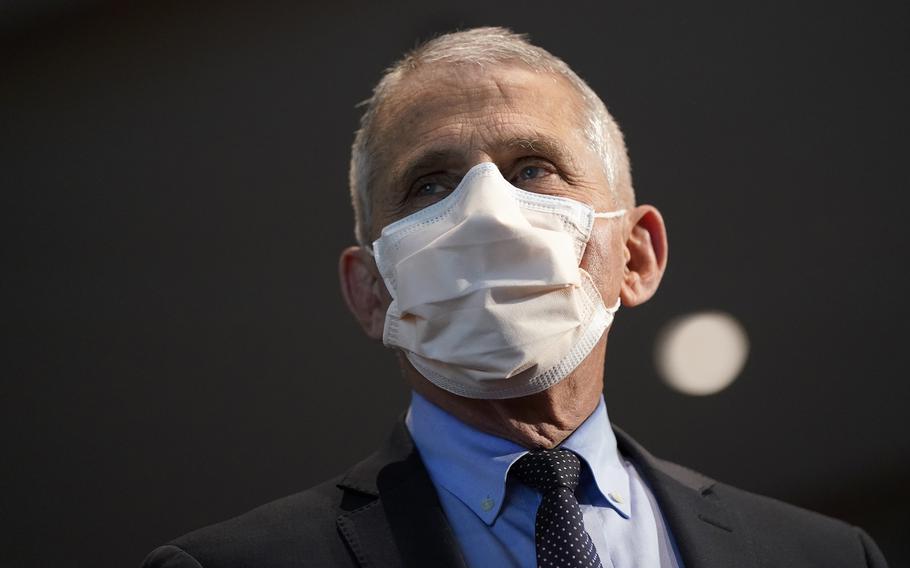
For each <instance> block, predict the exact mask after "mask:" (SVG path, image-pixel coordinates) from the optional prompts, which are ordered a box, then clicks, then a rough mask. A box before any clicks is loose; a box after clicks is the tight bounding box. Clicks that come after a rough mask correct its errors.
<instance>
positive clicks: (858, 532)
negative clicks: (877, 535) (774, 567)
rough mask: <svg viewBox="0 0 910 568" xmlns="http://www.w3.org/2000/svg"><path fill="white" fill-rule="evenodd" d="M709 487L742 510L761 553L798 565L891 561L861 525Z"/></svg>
mask: <svg viewBox="0 0 910 568" xmlns="http://www.w3.org/2000/svg"><path fill="white" fill-rule="evenodd" d="M706 491H707V494H708V495H709V496H710V495H711V494H713V495H716V496H717V502H718V503H722V504H723V506H725V507H727V508H728V509H729V510H730V511H731V512H732V513H734V514H735V515H736V517H737V518H738V519H739V521H740V523H741V526H742V527H743V528H744V530H745V531H746V533H747V535H748V538H749V540H750V541H751V544H752V546H753V548H754V550H755V552H756V554H757V556H758V557H759V558H764V559H769V558H777V559H780V560H781V561H783V560H786V561H787V562H788V563H791V564H792V565H794V566H832V567H834V566H872V567H876V568H879V567H880V568H885V567H886V566H887V564H886V562H885V559H884V557H883V556H882V553H881V551H880V550H879V549H878V547H877V546H876V544H875V542H874V541H873V540H872V539H871V538H870V537H869V535H867V534H866V533H865V532H864V531H863V530H862V529H860V528H859V527H856V526H853V525H851V524H849V523H846V522H844V521H841V520H839V519H835V518H832V517H828V516H826V515H823V514H821V513H817V512H815V511H811V510H809V509H804V508H802V507H798V506H795V505H792V504H790V503H785V502H783V501H780V500H778V499H774V498H772V497H767V496H764V495H759V494H756V493H752V492H750V491H746V490H743V489H739V488H737V487H733V486H731V485H727V484H725V483H719V482H717V483H714V484H713V485H712V486H711V487H710V488H708V489H707V490H706Z"/></svg>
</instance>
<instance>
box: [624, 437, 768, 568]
mask: <svg viewBox="0 0 910 568" xmlns="http://www.w3.org/2000/svg"><path fill="white" fill-rule="evenodd" d="M613 430H614V432H615V433H616V440H617V443H618V446H619V450H620V452H621V453H622V454H624V455H626V456H628V457H629V458H631V459H632V461H633V463H634V464H635V467H636V469H638V471H639V472H640V473H641V475H642V477H643V478H644V479H645V481H646V482H647V483H648V486H649V487H650V488H651V491H652V492H653V493H654V496H655V497H656V499H657V502H658V504H659V505H660V511H661V513H662V514H663V517H664V519H665V520H666V522H667V525H668V527H669V529H670V532H671V534H672V536H673V539H674V540H675V541H676V544H677V547H678V549H679V553H680V556H681V557H682V561H683V564H684V565H685V568H753V567H754V566H755V565H756V564H755V554H754V551H753V547H752V543H751V541H750V539H749V535H748V533H747V532H746V530H745V529H744V528H743V527H742V524H741V522H740V520H739V517H738V516H737V515H736V513H735V512H734V511H731V510H728V509H726V508H725V506H724V503H723V501H722V499H721V498H720V497H719V496H718V495H717V494H716V493H715V492H714V490H713V488H714V486H715V485H716V482H715V481H714V480H712V479H710V478H708V477H705V476H703V475H701V474H699V473H696V472H694V471H691V470H688V469H686V468H684V467H682V466H678V465H676V464H672V463H670V462H665V461H663V460H660V459H657V458H655V457H654V456H652V455H651V454H650V453H648V451H647V450H645V449H644V448H643V447H641V446H640V445H638V443H637V442H635V440H633V439H632V438H631V437H630V436H629V435H628V434H626V433H625V432H623V431H622V430H620V429H619V428H616V427H615V426H614V427H613Z"/></svg>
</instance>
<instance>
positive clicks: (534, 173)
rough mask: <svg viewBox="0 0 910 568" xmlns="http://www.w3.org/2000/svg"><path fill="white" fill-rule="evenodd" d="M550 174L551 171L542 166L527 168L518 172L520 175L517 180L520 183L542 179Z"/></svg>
mask: <svg viewBox="0 0 910 568" xmlns="http://www.w3.org/2000/svg"><path fill="white" fill-rule="evenodd" d="M549 173H550V172H549V171H547V170H546V169H544V168H542V167H540V166H525V167H523V168H521V170H519V171H518V175H517V176H515V179H516V181H518V182H522V181H528V180H533V179H540V178H542V177H544V176H546V175H549Z"/></svg>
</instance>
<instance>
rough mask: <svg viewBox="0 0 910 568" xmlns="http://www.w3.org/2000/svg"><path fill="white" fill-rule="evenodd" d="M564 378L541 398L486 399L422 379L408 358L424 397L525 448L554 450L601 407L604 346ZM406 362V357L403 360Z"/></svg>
mask: <svg viewBox="0 0 910 568" xmlns="http://www.w3.org/2000/svg"><path fill="white" fill-rule="evenodd" d="M598 347H599V349H598V348H595V349H594V351H592V352H591V354H590V355H589V356H588V357H587V358H586V359H585V360H584V361H583V362H582V363H581V364H580V365H579V366H578V367H577V368H576V369H575V370H574V371H573V372H572V373H571V374H570V375H569V376H568V377H566V378H565V379H563V380H562V381H560V382H559V383H557V384H555V385H553V386H552V387H550V388H548V389H546V390H544V391H542V392H539V393H537V394H533V395H529V396H523V397H520V398H511V399H502V400H486V399H474V398H465V397H462V396H458V395H454V394H452V393H450V392H448V391H445V390H443V389H441V388H439V387H437V386H436V385H434V384H432V383H430V382H429V381H428V380H426V379H425V378H424V377H423V376H422V375H420V374H419V373H418V372H417V371H416V370H415V369H414V368H413V367H412V366H411V365H410V364H408V363H407V360H406V359H405V360H404V361H402V367H403V370H404V373H405V376H406V378H407V379H408V382H410V383H411V386H412V387H413V388H414V390H416V391H417V392H418V393H420V395H421V396H423V397H424V398H426V399H427V400H428V401H430V402H432V403H433V404H435V405H436V406H438V407H440V408H442V409H443V410H445V411H446V412H448V413H449V414H451V415H452V416H454V417H456V418H458V419H459V420H461V421H462V422H464V423H466V424H468V425H469V426H472V427H474V428H476V429H478V430H480V431H482V432H486V433H488V434H492V435H494V436H499V437H500V438H505V439H507V440H511V441H513V442H515V443H517V444H519V445H521V446H523V447H525V448H529V449H535V448H553V447H555V446H557V445H559V444H560V443H561V442H562V441H563V440H565V439H566V438H568V437H569V435H570V434H571V433H572V432H574V431H575V429H576V428H578V426H579V425H580V424H581V423H582V422H584V421H585V420H586V419H587V418H588V417H589V416H590V415H591V414H592V413H593V412H594V410H595V409H596V408H597V404H598V402H599V401H600V396H601V393H602V392H603V360H604V357H603V356H604V351H605V349H604V347H605V345H604V344H603V342H601V344H600V345H599V346H598ZM402 359H404V357H402Z"/></svg>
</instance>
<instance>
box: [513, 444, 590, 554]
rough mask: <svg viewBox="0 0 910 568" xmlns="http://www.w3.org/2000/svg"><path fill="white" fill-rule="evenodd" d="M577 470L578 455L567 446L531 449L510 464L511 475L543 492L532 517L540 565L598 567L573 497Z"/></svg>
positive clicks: (579, 468) (578, 464)
mask: <svg viewBox="0 0 910 568" xmlns="http://www.w3.org/2000/svg"><path fill="white" fill-rule="evenodd" d="M580 471H581V462H580V461H579V459H578V456H577V455H575V454H574V453H572V452H570V451H569V450H534V451H532V452H528V453H527V454H525V455H524V456H522V457H521V459H519V460H518V461H517V462H515V464H514V465H513V466H512V469H511V473H512V474H513V475H515V477H517V478H518V479H519V480H520V481H521V482H522V483H524V484H525V485H527V486H529V487H531V488H533V489H536V490H538V491H540V492H541V494H543V500H542V501H541V502H540V507H539V508H538V509H537V519H536V520H535V521H534V541H535V543H536V546H537V565H538V566H540V567H541V568H549V567H551V566H552V567H554V568H555V567H559V566H585V567H591V568H602V565H601V563H600V557H598V556H597V550H595V548H594V542H593V541H592V540H591V536H590V535H589V534H588V533H587V532H585V527H584V521H583V520H582V516H581V509H580V508H579V507H578V499H576V498H575V488H576V487H577V486H578V475H579V472H580Z"/></svg>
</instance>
